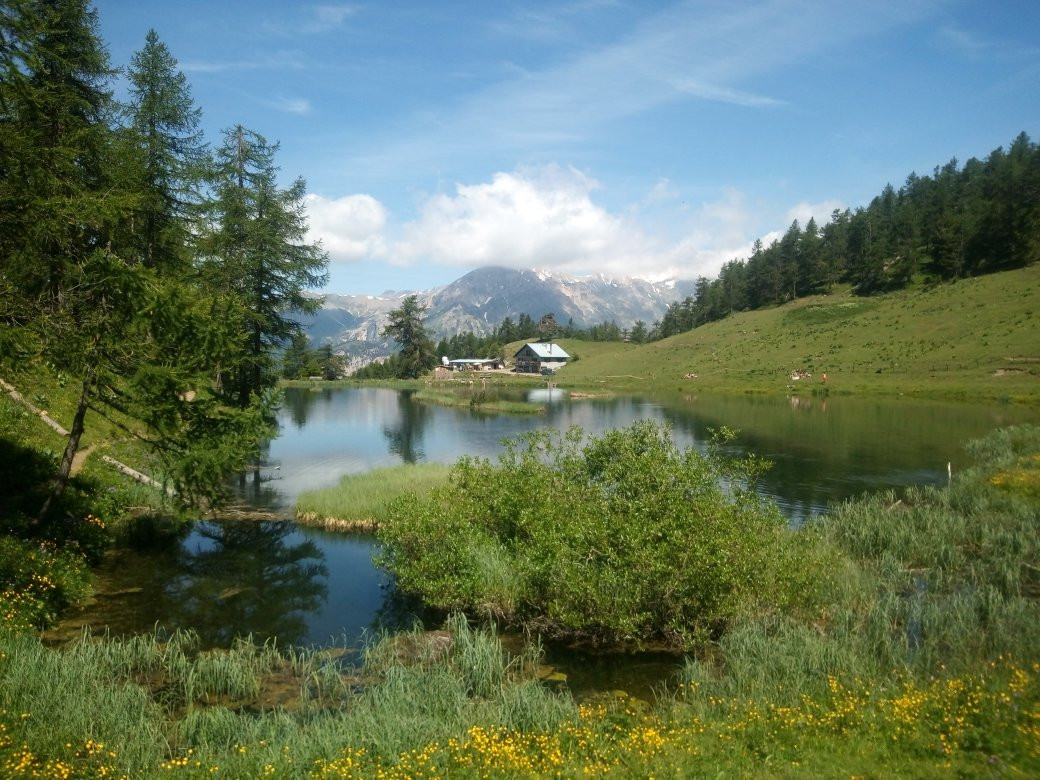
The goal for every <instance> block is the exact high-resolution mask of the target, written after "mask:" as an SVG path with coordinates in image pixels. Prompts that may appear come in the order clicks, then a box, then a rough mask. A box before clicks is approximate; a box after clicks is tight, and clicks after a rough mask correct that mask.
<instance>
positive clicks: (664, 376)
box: [558, 265, 1040, 403]
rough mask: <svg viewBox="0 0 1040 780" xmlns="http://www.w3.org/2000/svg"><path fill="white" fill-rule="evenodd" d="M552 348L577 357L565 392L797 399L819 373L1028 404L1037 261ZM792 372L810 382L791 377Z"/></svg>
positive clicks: (835, 383) (1036, 398) (883, 386)
mask: <svg viewBox="0 0 1040 780" xmlns="http://www.w3.org/2000/svg"><path fill="white" fill-rule="evenodd" d="M561 343H562V344H563V346H564V348H565V349H567V350H568V351H569V352H571V353H572V354H573V353H575V352H576V353H577V354H578V355H579V356H580V360H578V361H577V362H574V363H572V364H571V365H568V366H567V367H566V369H564V370H562V371H561V372H560V373H559V375H558V381H559V383H560V384H561V385H563V386H570V387H588V386H598V387H609V388H611V389H614V390H630V391H639V390H652V391H664V390H669V391H673V390H680V391H683V392H689V391H690V390H693V389H696V388H701V389H705V390H709V389H710V390H727V391H740V392H786V391H788V390H789V389H793V388H797V389H799V390H801V391H802V392H805V391H811V390H818V389H820V388H821V387H823V384H822V381H821V380H822V375H823V374H824V373H826V375H827V382H826V388H827V389H828V391H829V392H852V393H882V394H894V393H906V394H918V395H922V396H937V397H950V398H1001V399H1009V400H1015V401H1024V402H1034V403H1035V402H1040V265H1038V266H1033V267H1030V268H1025V269H1021V270H1017V271H1009V272H1006V273H1001V274H993V275H990V276H983V277H978V278H974V279H965V280H962V281H959V282H956V283H950V284H943V285H937V286H929V287H925V286H922V287H917V288H913V289H910V290H904V291H900V292H896V293H892V294H889V295H883V296H878V297H871V298H861V297H858V296H856V295H853V294H851V293H850V292H848V291H847V290H846V291H840V292H835V293H833V294H831V295H822V296H815V297H811V298H805V299H801V300H798V301H795V302H792V303H789V304H785V305H783V306H779V307H776V308H772V309H762V310H758V311H752V312H743V313H740V314H734V315H731V316H730V317H727V318H726V319H724V320H721V321H719V322H714V323H710V324H708V325H705V326H702V327H700V328H697V329H695V330H693V331H690V332H688V333H683V334H680V335H678V336H674V337H672V338H669V339H665V340H663V341H659V342H655V343H652V344H647V345H644V346H640V347H635V346H632V345H628V344H616V343H614V344H583V343H581V342H576V341H569V340H566V339H564V340H563V341H562V342H561ZM794 371H807V372H809V373H811V374H812V377H811V378H810V379H800V380H792V379H791V374H792V372H794ZM687 375H691V376H689V377H688V376H687ZM692 375H695V376H692Z"/></svg>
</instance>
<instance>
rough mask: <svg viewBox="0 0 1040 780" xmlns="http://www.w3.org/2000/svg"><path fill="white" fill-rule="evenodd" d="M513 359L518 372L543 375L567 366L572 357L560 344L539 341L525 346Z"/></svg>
mask: <svg viewBox="0 0 1040 780" xmlns="http://www.w3.org/2000/svg"><path fill="white" fill-rule="evenodd" d="M513 358H514V360H515V362H516V370H517V371H519V372H521V373H525V374H543V373H546V372H553V371H557V370H558V369H560V368H562V367H563V366H565V365H567V360H568V359H570V355H568V354H567V353H566V352H565V351H564V349H563V347H561V346H560V345H559V344H553V343H552V342H551V341H549V342H545V341H537V342H533V343H530V344H524V345H523V346H522V347H520V349H518V350H517V351H516V354H515V355H513Z"/></svg>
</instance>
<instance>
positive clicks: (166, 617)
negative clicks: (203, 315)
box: [71, 388, 1040, 685]
mask: <svg viewBox="0 0 1040 780" xmlns="http://www.w3.org/2000/svg"><path fill="white" fill-rule="evenodd" d="M535 392H536V393H541V396H540V397H538V399H537V400H539V401H540V402H546V401H547V402H548V411H547V413H546V414H544V415H483V414H474V413H472V412H470V411H469V410H468V409H456V408H444V407H435V406H423V405H421V404H416V403H413V402H412V401H411V400H410V394H409V393H407V392H398V391H393V390H384V389H376V388H362V389H322V390H318V391H311V390H306V389H295V388H294V389H290V390H288V391H287V392H286V403H285V405H284V407H283V409H282V411H281V413H280V417H279V424H280V433H279V435H278V436H277V437H276V438H275V439H274V440H273V441H271V442H270V444H269V445H268V447H267V448H266V452H265V455H264V457H263V459H262V462H261V464H260V467H259V468H258V469H256V470H254V471H252V472H250V473H248V474H246V475H243V476H242V477H241V479H240V480H239V481H238V482H237V484H236V489H237V491H238V492H239V494H240V495H241V497H242V498H243V499H244V500H245V501H247V502H248V503H250V504H252V505H254V506H256V507H258V508H263V509H266V510H269V511H273V512H275V513H278V514H282V515H285V516H291V514H292V507H293V504H294V501H295V499H296V496H297V495H298V494H299V493H300V492H301V491H304V490H310V489H314V488H320V487H325V486H329V485H334V484H336V483H337V482H338V480H339V479H340V477H342V476H343V475H345V474H353V473H358V472H363V471H366V470H369V469H372V468H377V467H380V466H389V465H394V464H398V463H402V462H409V463H415V462H420V461H441V462H446V463H450V462H453V461H454V460H456V459H457V458H458V457H459V456H460V455H463V454H471V455H482V456H488V457H495V456H496V455H497V454H498V453H499V452H500V451H501V440H502V439H503V438H504V437H510V436H515V435H517V434H520V433H522V432H524V431H528V430H532V429H534V428H543V427H550V428H557V429H565V428H567V427H569V426H572V425H579V426H581V427H582V428H584V429H585V430H586V431H588V432H590V433H600V432H603V431H605V430H608V429H612V428H619V427H623V426H626V425H628V424H630V423H632V422H634V421H635V420H640V419H646V418H649V419H653V420H659V421H662V422H666V423H668V424H670V425H671V426H672V430H673V435H674V438H675V440H676V442H677V443H678V444H680V445H681V446H684V447H686V446H693V447H698V448H702V447H704V446H705V442H706V441H708V440H709V438H710V436H711V431H712V429H716V428H719V427H722V426H726V427H729V428H732V429H737V430H739V435H738V437H737V439H736V440H735V441H734V442H733V443H732V444H731V445H729V450H730V451H731V452H732V453H733V454H742V453H746V452H754V453H756V454H758V455H760V456H762V457H764V458H767V459H769V460H771V461H773V463H774V466H773V468H772V469H771V470H770V471H769V472H768V473H767V474H766V475H765V477H764V478H763V480H762V485H761V489H762V490H763V491H764V492H765V493H767V494H768V495H770V496H772V497H773V498H774V499H775V500H776V501H777V502H778V503H779V505H780V507H781V508H782V509H783V511H784V512H785V514H786V515H787V516H788V517H789V518H790V520H791V522H792V523H793V524H798V523H800V522H803V521H804V520H805V519H806V518H807V517H809V516H811V515H813V514H817V513H820V512H824V511H826V509H827V507H828V506H829V505H830V504H832V503H834V502H837V501H841V500H842V499H845V498H848V497H851V496H855V495H858V494H859V493H862V492H863V491H868V490H870V491H873V490H877V489H882V488H898V487H901V486H904V485H910V484H941V483H943V482H944V481H945V480H946V478H947V464H950V467H951V468H952V469H953V470H954V472H956V471H957V470H958V469H960V468H961V467H962V466H964V465H965V456H964V451H963V445H964V443H965V442H966V441H968V440H970V439H972V438H977V437H979V436H981V435H984V434H985V433H987V432H988V431H990V430H992V429H993V428H996V427H999V426H1003V425H1009V424H1013V423H1019V422H1037V421H1038V420H1040V415H1038V414H1037V412H1035V411H1032V410H1027V409H1019V408H1016V407H1008V406H995V407H988V406H979V405H963V404H961V405H956V404H934V403H922V402H917V401H911V400H863V399H855V398H817V397H804V396H803V397H791V398H773V397H759V396H728V397H715V396H698V395H688V396H686V397H684V398H682V399H681V400H679V401H673V402H671V403H669V404H668V405H664V404H661V403H657V402H655V401H653V400H648V399H637V398H615V399H609V400H607V399H581V400H578V399H575V400H569V399H567V397H566V395H565V394H564V393H562V392H561V391H555V392H554V393H553V394H552V396H551V397H549V396H548V394H547V392H546V391H544V390H542V391H535ZM377 553H378V544H377V542H376V541H375V540H374V539H372V538H370V537H357V536H343V535H335V534H329V533H325V532H322V531H318V530H315V529H309V528H302V527H299V528H298V527H296V526H295V524H293V523H291V522H282V521H279V522H241V523H211V522H203V523H199V524H197V525H196V527H195V528H194V529H193V530H192V531H191V532H190V533H188V534H187V535H186V537H185V538H183V539H180V540H176V541H175V542H174V543H173V544H171V546H170V548H169V549H167V550H165V551H162V552H161V553H149V554H147V555H132V556H127V557H122V558H120V559H119V560H118V561H113V562H112V563H111V564H110V565H109V566H107V567H106V569H105V571H104V572H103V574H102V581H101V583H100V588H99V591H100V592H101V593H102V594H103V595H102V596H100V597H99V598H98V600H97V603H96V604H95V605H93V606H92V607H90V608H89V609H87V610H86V611H84V612H83V613H81V614H78V615H74V616H72V617H71V620H72V622H73V624H90V625H92V626H94V627H95V628H101V627H108V628H110V629H111V630H112V631H113V632H128V631H150V630H154V628H155V626H156V625H157V624H158V625H159V626H162V627H166V628H188V627H190V628H194V629H195V630H197V631H199V633H200V634H201V635H202V638H203V641H204V642H206V643H207V644H210V645H214V646H220V645H225V646H226V645H227V644H228V643H229V642H230V641H231V639H232V638H233V637H234V636H236V635H241V634H250V633H251V634H253V635H254V636H256V637H258V638H268V637H273V638H276V639H277V641H278V642H279V643H280V644H322V645H325V644H343V643H348V644H350V643H356V642H357V641H358V640H359V639H361V638H362V637H363V636H364V634H365V633H366V632H367V631H370V630H372V629H374V628H378V627H389V628H397V627H408V626H410V625H411V623H412V621H413V620H415V619H416V618H415V615H416V610H415V609H414V605H412V604H409V603H407V602H405V601H403V600H402V599H400V598H399V597H397V596H396V595H395V594H394V592H393V588H392V583H391V582H390V580H389V578H388V576H387V575H386V573H385V572H383V571H382V570H380V569H379V568H377V567H376V566H375V565H374V564H373V562H372V557H373V555H374V554H377ZM640 663H643V664H650V665H651V666H652V665H653V664H654V663H656V662H655V661H653V660H652V659H646V658H643V659H642V660H641V661H640ZM578 666H579V667H581V666H590V668H591V667H592V666H595V665H594V664H593V665H585V664H578ZM629 671H631V670H629ZM575 673H577V674H580V672H579V671H578V670H577V669H576V670H575ZM625 673H626V674H627V673H628V672H625ZM595 674H598V675H599V676H600V677H602V675H603V671H602V670H599V671H597V672H595ZM601 682H602V681H601ZM606 684H610V685H613V684H616V681H611V680H608V681H606Z"/></svg>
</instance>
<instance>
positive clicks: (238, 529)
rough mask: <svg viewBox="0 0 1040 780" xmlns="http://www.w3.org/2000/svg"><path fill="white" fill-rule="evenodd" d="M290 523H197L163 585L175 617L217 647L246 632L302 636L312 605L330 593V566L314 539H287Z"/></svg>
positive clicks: (292, 639) (292, 640)
mask: <svg viewBox="0 0 1040 780" xmlns="http://www.w3.org/2000/svg"><path fill="white" fill-rule="evenodd" d="M292 530H293V528H292V526H291V525H289V524H287V523H284V522H273V521H260V522H241V523H213V522H207V523H200V524H199V525H198V526H197V527H196V529H195V534H194V536H193V538H192V541H193V542H194V549H189V548H187V547H186V548H183V549H184V551H183V554H182V557H181V565H180V572H179V576H177V577H175V578H173V579H171V581H170V583H169V585H168V586H167V589H166V595H167V598H168V599H169V601H170V603H171V605H175V610H176V616H177V617H176V620H177V622H178V623H179V624H181V625H185V626H192V627H194V628H195V629H196V630H197V631H198V632H199V633H200V635H201V637H202V640H203V642H205V643H206V644H209V645H215V646H220V647H226V646H227V645H228V644H230V642H231V640H232V639H234V638H235V636H238V635H244V634H253V635H254V636H257V637H263V638H267V637H277V639H278V640H279V642H282V643H288V644H298V643H300V642H302V641H303V640H304V639H305V638H306V636H307V634H308V620H307V613H312V612H315V611H317V610H318V608H319V607H320V606H321V605H322V604H323V603H324V602H325V600H326V598H327V596H328V588H327V586H326V583H325V581H324V579H325V578H326V577H327V576H328V569H327V568H326V566H325V560H324V555H323V554H322V552H321V550H320V549H319V548H318V546H317V545H316V544H315V543H314V542H313V541H310V540H303V541H290V540H289V534H290V533H291V531H292Z"/></svg>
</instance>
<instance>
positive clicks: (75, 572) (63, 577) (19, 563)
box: [0, 536, 90, 630]
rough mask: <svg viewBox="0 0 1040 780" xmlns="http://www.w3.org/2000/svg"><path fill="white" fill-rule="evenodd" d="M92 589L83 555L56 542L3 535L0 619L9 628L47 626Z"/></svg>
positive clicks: (0, 561) (1, 543)
mask: <svg viewBox="0 0 1040 780" xmlns="http://www.w3.org/2000/svg"><path fill="white" fill-rule="evenodd" d="M89 592H90V572H89V570H88V568H87V565H86V562H85V561H84V559H83V558H82V557H81V556H79V555H76V554H75V553H73V552H69V551H66V550H61V549H58V547H57V546H56V545H55V544H54V543H53V542H48V541H43V542H40V541H30V542H25V541H22V540H20V539H16V538H14V537H11V536H0V622H2V623H3V624H4V625H5V626H7V627H8V628H11V629H15V630H24V629H29V628H43V627H45V626H47V625H48V624H49V623H50V622H51V621H52V620H54V618H55V617H56V616H57V614H58V612H59V611H60V610H62V609H64V608H65V607H67V606H69V605H70V604H75V603H77V602H79V601H82V600H83V599H84V598H86V596H87V595H88V594H89Z"/></svg>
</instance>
